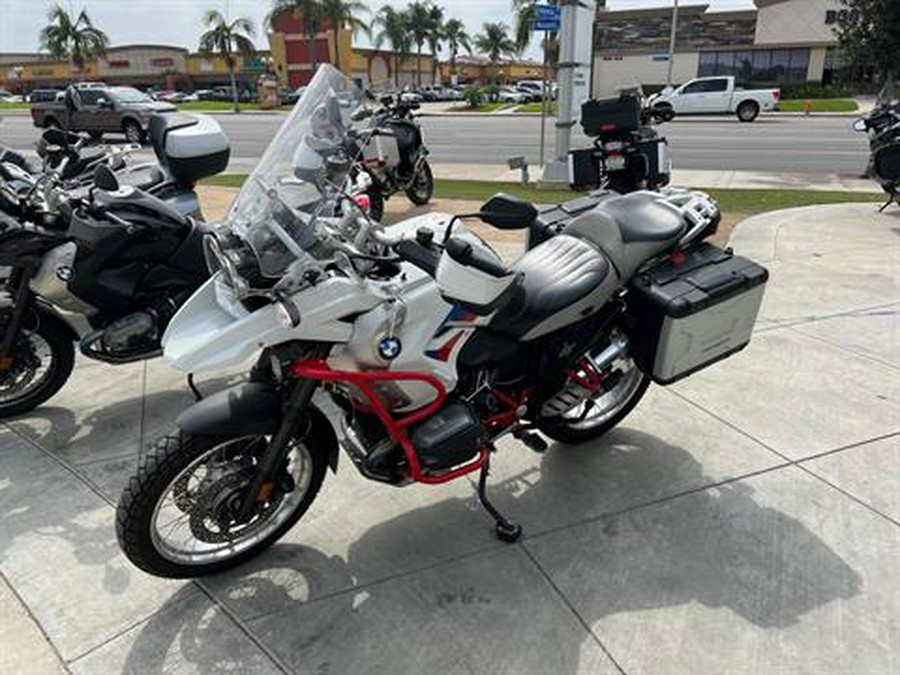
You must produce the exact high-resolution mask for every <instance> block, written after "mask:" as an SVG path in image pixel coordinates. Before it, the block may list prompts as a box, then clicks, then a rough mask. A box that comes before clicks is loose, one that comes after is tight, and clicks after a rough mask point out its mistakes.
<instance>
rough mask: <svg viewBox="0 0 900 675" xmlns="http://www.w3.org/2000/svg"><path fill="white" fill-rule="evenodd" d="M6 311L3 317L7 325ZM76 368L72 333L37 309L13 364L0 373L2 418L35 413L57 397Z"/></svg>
mask: <svg viewBox="0 0 900 675" xmlns="http://www.w3.org/2000/svg"><path fill="white" fill-rule="evenodd" d="M9 319H10V313H9V312H7V313H5V314H4V315H3V317H2V323H3V324H5V323H6V322H7V321H9ZM74 366H75V347H74V345H73V343H72V333H71V330H70V329H69V328H68V326H66V325H64V324H63V323H62V322H61V321H60V320H59V319H57V318H56V317H55V316H53V315H51V314H48V313H47V312H45V311H41V310H40V308H37V309H35V310H34V312H33V313H32V315H31V316H26V318H25V324H24V325H23V326H22V329H21V330H20V331H19V336H18V338H17V339H16V343H15V345H14V346H13V354H12V363H11V364H10V365H9V367H8V368H6V369H4V370H0V419H6V418H7V417H13V416H15V415H21V414H23V413H26V412H29V411H31V410H34V409H35V408H37V407H38V406H39V405H41V404H42V403H44V402H45V401H47V400H48V399H49V398H50V397H51V396H53V395H54V394H56V392H58V391H59V390H60V389H61V388H62V386H63V385H64V384H65V383H66V381H67V380H68V379H69V376H70V375H71V374H72V368H73V367H74Z"/></svg>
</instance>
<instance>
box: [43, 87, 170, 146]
mask: <svg viewBox="0 0 900 675" xmlns="http://www.w3.org/2000/svg"><path fill="white" fill-rule="evenodd" d="M72 92H73V94H74V96H75V99H76V106H77V108H76V110H75V111H74V112H72V113H71V114H70V112H69V110H68V108H67V107H66V103H65V101H64V100H60V99H61V98H62V97H54V99H53V100H34V99H32V101H31V119H32V121H33V122H34V126H36V127H41V128H45V129H47V128H51V127H61V128H68V129H69V130H70V131H86V132H88V133H89V134H90V135H91V136H93V137H94V138H99V137H100V136H102V135H103V134H104V133H108V132H112V133H115V132H120V133H124V134H125V137H126V138H127V139H128V141H129V142H131V143H142V142H143V141H144V138H145V136H146V133H147V125H148V124H149V122H150V116H151V115H152V114H153V113H158V112H174V111H176V110H178V108H176V107H175V106H174V105H172V104H171V103H166V102H162V101H154V100H153V99H152V98H150V96H148V95H147V94H145V93H144V92H142V91H138V90H137V89H134V88H133V87H102V88H101V87H92V88H89V89H77V88H75V87H73V88H72Z"/></svg>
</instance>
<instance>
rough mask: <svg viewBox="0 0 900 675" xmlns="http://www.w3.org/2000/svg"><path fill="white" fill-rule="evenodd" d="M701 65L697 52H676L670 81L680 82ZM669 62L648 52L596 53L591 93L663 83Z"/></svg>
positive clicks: (692, 76) (611, 92)
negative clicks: (616, 54)
mask: <svg viewBox="0 0 900 675" xmlns="http://www.w3.org/2000/svg"><path fill="white" fill-rule="evenodd" d="M699 65H700V53H699V52H687V53H682V54H676V55H675V66H674V68H673V69H672V81H673V84H674V83H682V82H686V81H688V80H691V79H693V78H695V77H697V69H698V68H699ZM668 69H669V64H668V63H667V62H666V61H654V60H653V57H652V56H651V55H650V54H639V55H636V54H632V55H629V56H621V57H613V56H608V55H598V56H596V57H595V58H594V81H593V89H592V93H593V95H594V96H614V95H615V94H616V92H617V90H619V89H622V88H625V87H633V86H635V85H638V84H665V82H666V75H667V73H668Z"/></svg>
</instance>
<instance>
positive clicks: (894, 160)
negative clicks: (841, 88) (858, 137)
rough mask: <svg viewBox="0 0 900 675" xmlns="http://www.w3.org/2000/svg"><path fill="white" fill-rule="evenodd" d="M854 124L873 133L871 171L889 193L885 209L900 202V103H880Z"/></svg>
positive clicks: (870, 143)
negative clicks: (880, 104)
mask: <svg viewBox="0 0 900 675" xmlns="http://www.w3.org/2000/svg"><path fill="white" fill-rule="evenodd" d="M853 128H854V129H856V131H859V132H864V133H866V134H868V136H869V150H870V156H869V170H868V174H869V175H870V176H871V177H872V178H874V179H875V180H876V181H877V182H878V184H879V185H881V188H882V189H883V190H884V191H885V192H886V193H887V195H888V200H887V202H885V204H884V205H883V206H882V207H881V211H884V210H885V209H886V208H887V207H888V206H890V205H891V204H892V203H896V204H898V205H900V103H892V104H891V103H888V104H885V105H882V106H879V107H878V108H876V109H875V110H873V111H872V112H871V113H870V114H869V115H868V116H867V117H864V118H861V119H859V120H857V121H856V124H854V127H853Z"/></svg>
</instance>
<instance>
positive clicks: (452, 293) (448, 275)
mask: <svg viewBox="0 0 900 675" xmlns="http://www.w3.org/2000/svg"><path fill="white" fill-rule="evenodd" d="M515 278H516V275H515V273H512V272H510V273H509V274H507V275H506V276H503V277H499V278H498V277H495V276H492V275H490V274H485V273H484V272H482V271H480V270H477V269H475V268H474V267H469V266H468V265H461V264H460V263H458V262H456V261H455V260H454V259H453V258H451V257H450V256H449V255H448V254H447V253H446V252H445V253H443V254H442V255H441V261H440V263H438V268H437V283H438V286H439V287H440V289H441V292H442V293H443V294H444V295H445V296H446V297H448V298H452V299H453V300H459V301H462V302H467V303H471V304H473V305H480V306H482V307H485V306H488V305H490V304H491V303H492V302H494V301H495V300H496V299H497V298H499V297H500V296H501V295H502V294H503V293H504V291H506V289H508V288H509V286H510V284H512V282H513V281H515Z"/></svg>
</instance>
